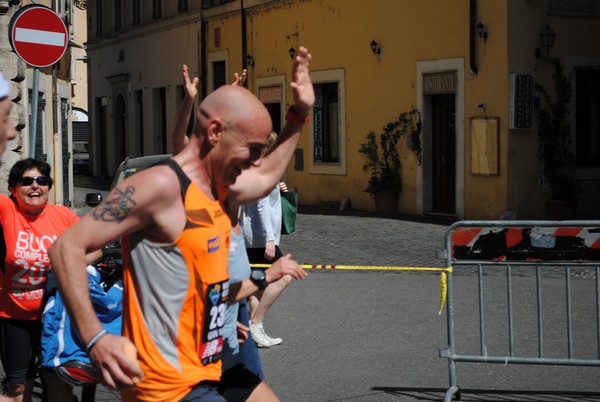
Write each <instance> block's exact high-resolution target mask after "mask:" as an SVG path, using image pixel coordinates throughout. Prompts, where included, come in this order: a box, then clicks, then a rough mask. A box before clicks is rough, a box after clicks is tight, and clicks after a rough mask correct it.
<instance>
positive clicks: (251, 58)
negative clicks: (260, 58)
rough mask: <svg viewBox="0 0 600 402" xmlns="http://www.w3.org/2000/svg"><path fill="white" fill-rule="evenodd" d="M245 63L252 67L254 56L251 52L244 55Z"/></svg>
mask: <svg viewBox="0 0 600 402" xmlns="http://www.w3.org/2000/svg"><path fill="white" fill-rule="evenodd" d="M246 65H247V66H249V67H252V68H254V57H252V55H251V54H247V55H246Z"/></svg>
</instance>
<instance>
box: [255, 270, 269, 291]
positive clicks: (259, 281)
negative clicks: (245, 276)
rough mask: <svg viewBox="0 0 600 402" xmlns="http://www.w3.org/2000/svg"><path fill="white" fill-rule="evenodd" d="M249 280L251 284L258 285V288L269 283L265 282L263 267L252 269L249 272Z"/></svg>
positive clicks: (264, 286) (261, 288)
mask: <svg viewBox="0 0 600 402" xmlns="http://www.w3.org/2000/svg"><path fill="white" fill-rule="evenodd" d="M250 280H251V281H252V283H253V284H255V285H256V286H258V288H259V289H260V290H263V289H264V288H266V287H267V286H268V285H269V284H268V283H267V276H266V275H265V270H264V269H253V270H252V272H251V273H250Z"/></svg>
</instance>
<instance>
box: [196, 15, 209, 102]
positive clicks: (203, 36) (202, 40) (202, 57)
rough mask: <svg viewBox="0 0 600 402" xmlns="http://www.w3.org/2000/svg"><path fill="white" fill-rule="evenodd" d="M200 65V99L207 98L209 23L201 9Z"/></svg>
mask: <svg viewBox="0 0 600 402" xmlns="http://www.w3.org/2000/svg"><path fill="white" fill-rule="evenodd" d="M200 13H201V14H200V66H199V69H198V70H199V71H198V73H199V74H200V100H202V99H204V98H206V88H207V87H208V81H207V78H206V71H207V68H206V53H207V52H206V48H207V44H206V40H207V39H206V33H207V24H206V21H205V20H204V11H203V10H200Z"/></svg>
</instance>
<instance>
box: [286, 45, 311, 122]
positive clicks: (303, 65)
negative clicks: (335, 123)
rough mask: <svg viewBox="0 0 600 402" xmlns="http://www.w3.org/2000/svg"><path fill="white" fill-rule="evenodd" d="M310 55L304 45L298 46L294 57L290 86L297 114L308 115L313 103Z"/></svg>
mask: <svg viewBox="0 0 600 402" xmlns="http://www.w3.org/2000/svg"><path fill="white" fill-rule="evenodd" d="M311 60H312V55H311V54H310V53H308V50H307V49H306V48H305V47H304V46H300V49H298V54H297V55H296V58H295V59H294V67H293V68H292V82H291V83H290V87H291V88H292V93H293V95H294V108H295V109H296V113H298V114H299V115H304V116H306V115H308V113H309V111H310V108H311V107H313V105H314V104H315V91H314V89H313V85H312V81H311V79H310V74H309V66H310V61H311Z"/></svg>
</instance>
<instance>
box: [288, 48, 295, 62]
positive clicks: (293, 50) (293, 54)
mask: <svg viewBox="0 0 600 402" xmlns="http://www.w3.org/2000/svg"><path fill="white" fill-rule="evenodd" d="M288 54H289V55H290V57H291V58H292V60H294V58H296V49H294V47H293V46H292V47H291V48H290V50H288Z"/></svg>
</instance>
